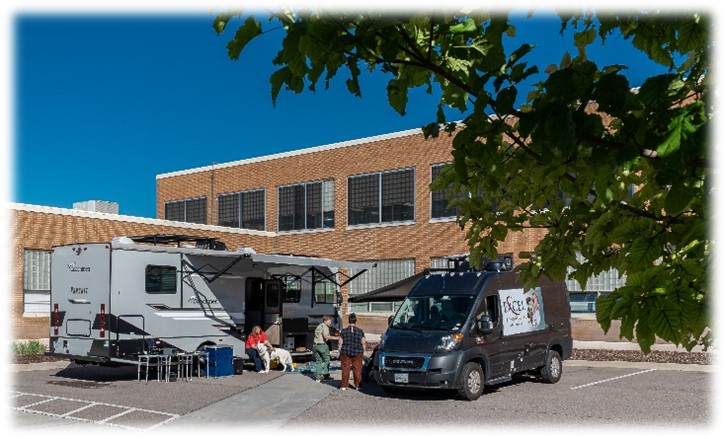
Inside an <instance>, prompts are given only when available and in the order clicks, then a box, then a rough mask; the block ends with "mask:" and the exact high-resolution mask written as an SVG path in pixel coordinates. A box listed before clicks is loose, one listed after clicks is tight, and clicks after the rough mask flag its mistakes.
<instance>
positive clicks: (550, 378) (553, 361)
mask: <svg viewBox="0 0 725 439" xmlns="http://www.w3.org/2000/svg"><path fill="white" fill-rule="evenodd" d="M561 372H562V364H561V355H559V353H558V352H556V351H555V350H550V351H549V352H548V353H547V354H546V363H545V364H544V365H543V366H542V367H541V369H539V373H540V374H541V378H542V379H543V380H544V381H545V382H547V383H550V384H555V383H557V382H559V380H560V379H561Z"/></svg>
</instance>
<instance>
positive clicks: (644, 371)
mask: <svg viewBox="0 0 725 439" xmlns="http://www.w3.org/2000/svg"><path fill="white" fill-rule="evenodd" d="M655 370H657V369H647V370H640V371H639V372H634V373H628V374H627V375H620V376H617V377H614V378H608V379H606V380H601V381H595V382H593V383H588V384H582V385H581V386H576V387H572V388H571V390H578V389H583V388H585V387H590V386H596V385H597V384H602V383H608V382H609V381H614V380H621V379H622V378H629V377H633V376H635V375H640V374H643V373H647V372H653V371H655Z"/></svg>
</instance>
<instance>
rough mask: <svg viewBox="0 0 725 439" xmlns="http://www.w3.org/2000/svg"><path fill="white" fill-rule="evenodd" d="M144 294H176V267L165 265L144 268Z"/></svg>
mask: <svg viewBox="0 0 725 439" xmlns="http://www.w3.org/2000/svg"><path fill="white" fill-rule="evenodd" d="M146 292H147V293H160V294H175V293H176V267H171V266H165V265H147V266H146Z"/></svg>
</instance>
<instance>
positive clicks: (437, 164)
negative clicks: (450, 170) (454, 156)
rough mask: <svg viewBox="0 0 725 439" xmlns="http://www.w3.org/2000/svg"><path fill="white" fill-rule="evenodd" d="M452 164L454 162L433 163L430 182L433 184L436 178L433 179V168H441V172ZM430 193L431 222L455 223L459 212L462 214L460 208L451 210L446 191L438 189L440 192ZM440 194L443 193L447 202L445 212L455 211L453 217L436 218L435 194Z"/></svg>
mask: <svg viewBox="0 0 725 439" xmlns="http://www.w3.org/2000/svg"><path fill="white" fill-rule="evenodd" d="M452 163H453V162H442V163H432V164H431V165H430V182H431V183H433V180H434V177H433V168H441V170H442V168H443V167H445V166H446V165H450V164H452ZM439 175H440V171H439ZM429 192H430V219H431V221H454V220H455V219H456V218H457V217H458V212H460V208H458V207H454V208H452V209H451V208H449V207H448V203H449V201H448V199H447V198H446V197H445V189H438V190H435V191H433V190H431V191H429ZM438 192H441V193H442V195H443V198H444V199H445V201H446V207H445V208H444V209H443V210H444V211H450V210H453V211H454V212H453V215H447V216H434V207H433V197H434V194H435V193H438Z"/></svg>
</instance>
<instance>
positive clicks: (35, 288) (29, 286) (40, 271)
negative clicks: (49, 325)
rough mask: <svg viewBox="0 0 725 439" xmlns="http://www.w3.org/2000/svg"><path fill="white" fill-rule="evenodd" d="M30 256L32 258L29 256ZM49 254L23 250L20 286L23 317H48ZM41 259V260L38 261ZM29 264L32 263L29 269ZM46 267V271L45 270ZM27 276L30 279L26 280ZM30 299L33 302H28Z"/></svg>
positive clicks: (49, 252) (48, 252)
mask: <svg viewBox="0 0 725 439" xmlns="http://www.w3.org/2000/svg"><path fill="white" fill-rule="evenodd" d="M31 254H32V255H33V256H30V255H31ZM51 254H52V252H51V251H50V250H44V249H34V248H24V249H23V271H22V273H23V282H22V285H23V315H24V316H25V315H28V316H30V315H32V316H38V315H50V288H51V272H52V268H51V265H52V258H51ZM36 255H37V256H36ZM41 257H42V259H43V260H39V259H40V258H41ZM29 263H32V264H33V266H32V267H31V266H30V265H29ZM36 265H37V266H36ZM46 267H47V270H46V269H45V268H46ZM29 272H30V273H29ZM28 274H31V276H30V277H31V279H28ZM31 298H32V299H33V300H30V299H31ZM40 309H42V311H41V310H40Z"/></svg>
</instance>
